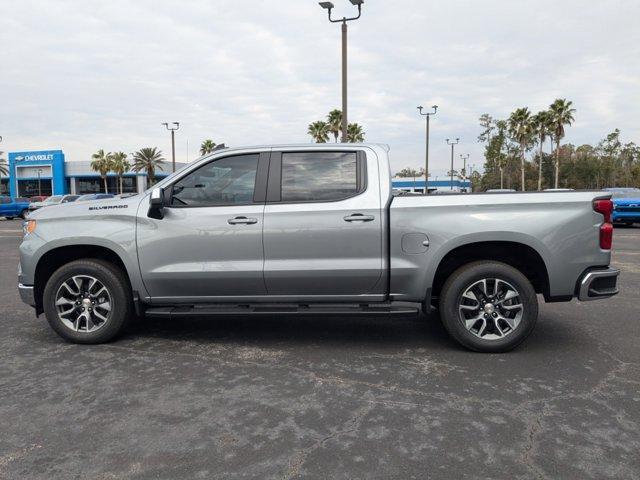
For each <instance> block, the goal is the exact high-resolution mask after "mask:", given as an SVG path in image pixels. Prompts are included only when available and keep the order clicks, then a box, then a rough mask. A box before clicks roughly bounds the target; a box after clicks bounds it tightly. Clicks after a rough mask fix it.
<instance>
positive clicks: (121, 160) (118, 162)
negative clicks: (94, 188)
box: [111, 152, 131, 194]
mask: <svg viewBox="0 0 640 480" xmlns="http://www.w3.org/2000/svg"><path fill="white" fill-rule="evenodd" d="M111 170H112V171H113V173H115V174H116V176H117V177H118V186H119V187H120V194H122V193H123V189H122V177H123V176H124V174H125V173H127V172H128V171H129V170H131V164H130V163H129V162H128V160H127V154H126V153H124V152H115V153H113V154H112V155H111Z"/></svg>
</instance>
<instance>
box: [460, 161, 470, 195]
mask: <svg viewBox="0 0 640 480" xmlns="http://www.w3.org/2000/svg"><path fill="white" fill-rule="evenodd" d="M460 158H461V159H462V183H464V181H465V180H466V178H467V160H469V154H468V153H467V154H466V155H462V154H460ZM465 188H466V187H465Z"/></svg>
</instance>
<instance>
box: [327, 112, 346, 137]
mask: <svg viewBox="0 0 640 480" xmlns="http://www.w3.org/2000/svg"><path fill="white" fill-rule="evenodd" d="M327 124H328V125H329V131H330V132H331V134H332V135H333V138H334V139H335V142H336V143H338V137H339V136H340V129H341V128H342V110H340V109H338V108H334V109H333V110H331V111H330V112H329V115H327ZM347 131H348V129H347Z"/></svg>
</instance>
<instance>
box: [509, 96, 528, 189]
mask: <svg viewBox="0 0 640 480" xmlns="http://www.w3.org/2000/svg"><path fill="white" fill-rule="evenodd" d="M532 133H533V129H532V123H531V112H530V111H529V109H528V108H527V107H523V108H518V109H516V110H515V111H514V112H513V113H512V114H511V116H510V117H509V135H511V138H513V140H514V141H515V142H516V143H517V144H518V146H519V147H520V172H521V186H522V191H523V192H524V191H525V189H526V185H525V175H524V168H525V167H524V163H525V157H524V152H525V150H526V149H527V147H528V146H529V145H530V144H531V139H532Z"/></svg>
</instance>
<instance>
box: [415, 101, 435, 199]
mask: <svg viewBox="0 0 640 480" xmlns="http://www.w3.org/2000/svg"><path fill="white" fill-rule="evenodd" d="M431 108H433V112H427V113H422V106H420V107H418V111H419V112H420V115H422V116H423V117H427V135H426V137H427V141H426V148H425V155H424V157H425V158H424V166H425V168H424V193H425V194H428V193H429V118H430V117H431V115H435V114H436V112H437V111H438V106H437V105H434V106H432V107H431Z"/></svg>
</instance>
